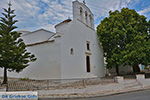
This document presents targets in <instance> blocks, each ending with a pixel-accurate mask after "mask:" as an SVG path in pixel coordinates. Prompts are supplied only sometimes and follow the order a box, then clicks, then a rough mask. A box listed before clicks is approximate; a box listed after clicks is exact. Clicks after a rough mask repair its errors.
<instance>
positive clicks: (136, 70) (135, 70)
mask: <svg viewBox="0 0 150 100" xmlns="http://www.w3.org/2000/svg"><path fill="white" fill-rule="evenodd" d="M133 72H134V73H139V72H140V68H139V66H138V64H137V65H134V66H133Z"/></svg>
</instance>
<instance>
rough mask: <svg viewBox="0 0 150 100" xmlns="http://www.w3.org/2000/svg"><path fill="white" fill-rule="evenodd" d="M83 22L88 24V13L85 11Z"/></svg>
mask: <svg viewBox="0 0 150 100" xmlns="http://www.w3.org/2000/svg"><path fill="white" fill-rule="evenodd" d="M85 21H86V23H87V22H88V13H87V11H85Z"/></svg>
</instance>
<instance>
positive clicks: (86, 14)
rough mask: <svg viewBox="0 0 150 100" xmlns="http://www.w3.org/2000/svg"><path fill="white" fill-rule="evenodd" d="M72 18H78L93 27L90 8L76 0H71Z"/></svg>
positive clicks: (92, 16)
mask: <svg viewBox="0 0 150 100" xmlns="http://www.w3.org/2000/svg"><path fill="white" fill-rule="evenodd" d="M73 20H79V21H81V22H83V23H84V24H86V25H88V26H89V27H91V28H93V29H94V15H93V13H92V12H91V10H90V9H89V8H88V7H87V6H86V3H85V1H84V2H83V3H81V2H79V1H78V0H76V1H74V2H73Z"/></svg>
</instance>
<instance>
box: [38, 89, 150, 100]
mask: <svg viewBox="0 0 150 100" xmlns="http://www.w3.org/2000/svg"><path fill="white" fill-rule="evenodd" d="M39 100H150V90H145V91H138V92H131V93H125V94H118V95H112V96H105V97H96V98H85V99H39Z"/></svg>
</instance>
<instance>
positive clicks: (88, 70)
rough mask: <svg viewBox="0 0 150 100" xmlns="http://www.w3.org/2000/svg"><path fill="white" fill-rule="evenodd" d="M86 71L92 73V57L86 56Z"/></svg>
mask: <svg viewBox="0 0 150 100" xmlns="http://www.w3.org/2000/svg"><path fill="white" fill-rule="evenodd" d="M86 71H87V72H90V71H91V69H90V56H86Z"/></svg>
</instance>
